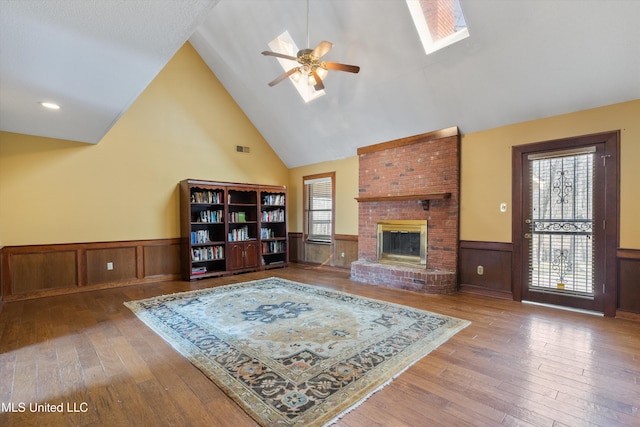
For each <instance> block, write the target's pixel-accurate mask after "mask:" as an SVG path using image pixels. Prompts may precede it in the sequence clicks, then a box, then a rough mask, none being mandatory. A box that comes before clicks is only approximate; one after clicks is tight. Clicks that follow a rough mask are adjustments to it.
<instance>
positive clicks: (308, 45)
mask: <svg viewBox="0 0 640 427" xmlns="http://www.w3.org/2000/svg"><path fill="white" fill-rule="evenodd" d="M310 46H311V45H310V44H309V0H307V49H310Z"/></svg>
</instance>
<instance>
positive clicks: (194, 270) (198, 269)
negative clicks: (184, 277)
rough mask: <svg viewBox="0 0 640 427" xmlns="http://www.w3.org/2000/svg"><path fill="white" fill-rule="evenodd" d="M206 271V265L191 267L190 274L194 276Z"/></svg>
mask: <svg viewBox="0 0 640 427" xmlns="http://www.w3.org/2000/svg"><path fill="white" fill-rule="evenodd" d="M206 272H207V267H204V266H203V267H193V268H192V269H191V275H193V276H195V275H197V274H205V273H206Z"/></svg>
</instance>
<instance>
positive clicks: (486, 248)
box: [458, 240, 513, 299]
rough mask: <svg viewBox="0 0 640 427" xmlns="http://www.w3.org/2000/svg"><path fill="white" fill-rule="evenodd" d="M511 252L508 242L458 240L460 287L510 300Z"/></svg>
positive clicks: (465, 290)
mask: <svg viewBox="0 0 640 427" xmlns="http://www.w3.org/2000/svg"><path fill="white" fill-rule="evenodd" d="M511 252H512V245H511V243H497V242H475V241H468V240H462V241H460V256H459V263H460V266H459V269H458V271H459V276H458V277H459V281H460V286H459V290H460V291H461V292H473V293H478V294H483V295H489V296H494V297H499V298H506V299H513V292H512V289H511ZM479 267H481V269H480V271H479ZM480 272H481V273H482V274H479V273H480Z"/></svg>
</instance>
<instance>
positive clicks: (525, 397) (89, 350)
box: [0, 264, 640, 427]
mask: <svg viewBox="0 0 640 427" xmlns="http://www.w3.org/2000/svg"><path fill="white" fill-rule="evenodd" d="M270 276H279V277H284V278H287V279H291V280H296V281H300V282H305V283H311V284H317V285H320V286H327V287H330V288H333V289H337V290H341V291H346V292H351V293H354V294H358V295H363V296H366V297H370V298H377V299H382V300H386V301H391V302H395V303H399V304H405V305H409V306H412V307H416V308H421V309H425V310H430V311H434V312H437V313H442V314H447V315H450V316H455V317H459V318H463V319H467V320H470V321H471V322H472V323H471V325H470V326H469V327H467V328H466V329H464V330H462V331H461V332H459V333H458V334H456V335H455V336H454V337H453V338H451V339H450V340H449V341H447V342H446V343H445V344H443V345H442V346H440V347H439V348H438V349H436V350H435V351H433V352H432V353H430V354H429V355H428V356H426V357H424V358H423V359H421V360H420V361H418V362H417V363H416V364H415V365H413V366H412V367H410V368H409V369H408V370H407V371H405V372H404V373H403V374H401V375H400V376H399V377H398V378H396V379H395V380H394V381H393V382H391V383H390V384H389V385H387V386H386V387H385V388H384V389H382V390H380V391H379V392H377V393H375V394H374V395H373V396H371V397H370V398H369V399H368V400H367V401H365V402H364V403H363V404H362V405H361V406H359V407H357V408H355V409H354V410H353V411H352V412H350V413H348V414H347V415H346V416H345V417H344V418H342V419H341V420H340V421H339V422H338V423H337V425H338V426H344V427H356V426H418V425H420V426H422V425H429V426H439V425H442V426H458V425H460V426H465V425H466V426H498V425H509V426H515V425H519V426H529V425H532V426H549V427H551V426H554V427H555V426H590V425H597V426H607V427H609V426H640V414H638V407H639V406H640V322H634V321H631V320H624V319H611V318H602V317H595V316H591V315H587V314H581V313H573V312H566V311H561V310H555V309H550V308H545V307H539V306H532V305H526V304H521V303H516V302H512V301H505V300H499V299H490V298H485V297H480V296H474V295H469V294H458V295H453V296H438V295H419V294H415V293H412V292H407V291H399V290H394V289H387V288H382V287H375V286H369V285H365V284H361V283H355V282H351V281H350V280H349V277H348V276H349V274H348V272H347V271H336V270H329V269H316V268H309V267H305V266H298V265H296V264H293V265H292V266H291V267H290V268H287V269H281V270H272V271H267V272H261V273H249V274H243V275H238V276H230V277H225V278H217V279H209V280H201V281H196V282H182V281H175V282H163V283H156V284H145V285H137V286H130V287H122V288H116V289H109V290H101V291H93V292H85V293H78V294H73V295H65V296H60V297H48V298H41V299H34V300H27V301H17V302H9V303H5V304H4V305H3V306H1V307H2V308H1V311H0V405H2V406H1V407H0V412H1V413H0V425H3V426H29V425H47V426H57V425H95V426H99V425H105V426H115V425H118V426H125V425H135V426H147V425H148V426H161V425H172V426H186V425H189V426H201V425H202V426H234V427H242V426H253V425H255V423H254V422H253V420H252V419H251V418H249V417H248V416H247V415H246V414H245V413H244V412H243V411H242V410H241V409H240V408H239V407H238V406H237V405H236V404H235V403H234V402H233V401H232V400H231V399H229V398H228V397H227V396H226V395H225V394H224V393H222V392H221V391H220V390H219V389H218V388H217V387H216V386H215V385H214V384H213V383H212V382H211V381H210V380H209V379H207V378H206V377H205V376H204V375H203V374H202V373H201V372H200V371H199V370H198V369H196V368H195V367H194V366H192V365H191V364H190V363H189V362H187V361H186V360H185V359H184V358H183V357H182V356H180V355H179V354H178V353H177V352H176V351H174V350H173V349H172V348H171V347H170V346H169V345H167V344H166V342H165V341H164V340H162V339H161V338H160V337H159V336H157V335H156V334H155V333H153V332H152V331H151V330H150V329H148V328H147V327H146V326H145V325H144V324H142V322H140V321H139V320H138V319H137V318H136V317H135V316H134V315H133V313H132V312H131V311H129V309H127V308H126V307H125V306H124V305H123V302H124V301H128V300H135V299H141V298H147V297H151V296H155V295H161V294H167V293H173V292H180V291H185V290H190V289H199V288H204V287H211V286H218V285H223V284H229V283H238V282H244V281H248V280H253V279H258V278H263V277H270ZM38 404H39V405H41V406H40V407H37V406H36V405H38ZM60 404H62V409H64V411H65V414H60V413H57V412H52V409H58V406H57V405H60ZM46 405H49V406H46ZM12 410H13V412H12ZM22 410H23V411H22ZM34 410H35V412H34ZM38 410H40V411H38ZM74 410H75V411H77V412H69V411H74ZM21 411H22V412H21Z"/></svg>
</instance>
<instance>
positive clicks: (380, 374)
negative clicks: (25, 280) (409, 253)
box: [125, 278, 469, 426]
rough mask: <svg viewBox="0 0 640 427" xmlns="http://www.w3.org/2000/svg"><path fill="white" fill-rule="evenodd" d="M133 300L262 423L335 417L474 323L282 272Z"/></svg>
mask: <svg viewBox="0 0 640 427" xmlns="http://www.w3.org/2000/svg"><path fill="white" fill-rule="evenodd" d="M125 305H126V306H127V307H129V308H130V309H131V310H132V311H133V312H134V313H135V314H136V315H137V316H138V317H139V318H140V319H141V320H142V321H143V322H145V323H146V324H147V325H148V326H149V327H150V328H151V329H153V330H154V331H155V332H156V333H158V334H159V335H160V336H161V337H163V338H164V339H165V340H166V341H167V342H169V343H170V344H171V345H172V346H173V347H174V348H175V349H176V350H178V351H179V352H180V353H181V354H182V355H184V357H186V358H187V359H189V360H190V361H191V362H192V363H193V364H194V365H195V366H197V367H198V368H199V369H200V370H201V371H202V372H204V373H205V374H206V375H207V376H208V377H209V378H211V380H213V381H214V382H215V383H216V384H217V385H218V386H219V387H220V388H222V389H223V390H224V391H225V393H227V394H228V395H229V396H230V397H232V398H233V399H234V400H235V401H236V402H237V403H238V404H239V405H240V406H241V407H242V408H243V409H244V410H245V411H246V412H247V413H248V414H249V415H251V416H252V417H253V418H254V419H255V420H256V421H257V422H258V423H259V424H261V425H263V426H320V425H324V424H329V423H331V422H334V421H336V420H337V419H338V418H340V417H341V416H342V415H344V414H345V413H346V412H348V411H349V410H351V409H353V408H354V407H355V406H357V405H358V404H359V403H360V402H362V401H363V400H365V399H366V398H367V397H368V396H370V395H371V394H372V393H374V392H376V391H377V390H379V389H380V388H382V387H383V386H384V385H385V384H387V383H388V382H390V381H391V380H392V379H393V378H394V377H396V376H397V375H399V374H400V373H401V372H403V371H404V370H405V369H407V368H408V367H409V366H411V365H412V364H413V363H415V362H416V361H417V360H419V359H420V358H422V357H423V356H425V355H426V354H428V353H429V352H430V351H432V350H433V349H435V348H437V347H438V346H439V345H440V344H442V343H444V342H445V341H447V340H448V339H449V338H450V337H451V336H453V335H454V334H455V333H456V332H458V331H460V330H461V329H463V328H464V327H466V326H467V325H469V322H468V321H466V320H460V319H456V318H452V317H447V316H442V315H439V314H435V313H430V312H427V311H423V310H416V309H413V308H410V307H405V306H402V305H397V304H392V303H387V302H384V301H377V300H373V299H368V298H363V297H359V296H356V295H351V294H346V293H342V292H337V291H333V290H330V289H326V288H322V287H319V286H309V285H304V284H301V283H296V282H292V281H288V280H284V279H279V278H270V279H263V280H256V281H252V282H245V283H240V284H236V285H228V286H222V287H217V288H211V289H203V290H198V291H191V292H183V293H179V294H173V295H164V296H160V297H155V298H149V299H146V300H140V301H130V302H125Z"/></svg>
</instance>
